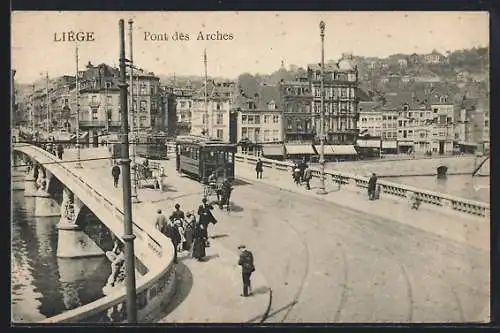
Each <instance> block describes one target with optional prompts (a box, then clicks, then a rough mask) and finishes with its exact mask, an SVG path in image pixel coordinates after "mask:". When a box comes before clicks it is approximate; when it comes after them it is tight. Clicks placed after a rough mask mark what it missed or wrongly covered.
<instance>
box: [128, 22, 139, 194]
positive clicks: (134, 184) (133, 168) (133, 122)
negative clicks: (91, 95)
mask: <svg viewBox="0 0 500 333" xmlns="http://www.w3.org/2000/svg"><path fill="white" fill-rule="evenodd" d="M133 24H134V21H133V20H132V19H129V20H128V26H129V31H128V34H129V35H128V36H129V43H130V44H129V46H130V59H129V64H130V66H129V67H130V113H132V115H131V117H130V124H131V125H130V131H131V132H132V165H131V174H130V175H131V182H132V202H134V203H138V202H140V200H139V198H138V196H137V161H136V159H135V154H136V151H135V146H136V145H137V143H138V141H137V133H136V132H137V128H136V127H137V125H138V124H136V114H137V107H136V106H135V105H134V75H133V74H134V54H133V43H132V35H133V27H132V25H133ZM137 91H139V90H137ZM138 103H139V98H137V104H138Z"/></svg>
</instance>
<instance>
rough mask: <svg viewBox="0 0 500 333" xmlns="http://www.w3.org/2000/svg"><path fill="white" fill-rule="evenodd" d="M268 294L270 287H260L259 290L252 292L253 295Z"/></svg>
mask: <svg viewBox="0 0 500 333" xmlns="http://www.w3.org/2000/svg"><path fill="white" fill-rule="evenodd" d="M268 292H269V287H266V286H261V287H258V288H257V289H253V290H252V294H254V295H258V294H266V293H268Z"/></svg>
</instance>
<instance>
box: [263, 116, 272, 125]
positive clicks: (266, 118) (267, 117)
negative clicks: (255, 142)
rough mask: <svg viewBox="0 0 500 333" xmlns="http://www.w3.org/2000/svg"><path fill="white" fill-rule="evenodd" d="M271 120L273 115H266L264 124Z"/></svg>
mask: <svg viewBox="0 0 500 333" xmlns="http://www.w3.org/2000/svg"><path fill="white" fill-rule="evenodd" d="M270 120H271V116H264V124H269V123H270Z"/></svg>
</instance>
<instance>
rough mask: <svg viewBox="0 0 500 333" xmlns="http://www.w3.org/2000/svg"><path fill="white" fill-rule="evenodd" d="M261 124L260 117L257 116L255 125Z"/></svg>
mask: <svg viewBox="0 0 500 333" xmlns="http://www.w3.org/2000/svg"><path fill="white" fill-rule="evenodd" d="M259 124H260V116H255V125H259Z"/></svg>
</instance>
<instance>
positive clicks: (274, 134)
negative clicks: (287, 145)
mask: <svg viewBox="0 0 500 333" xmlns="http://www.w3.org/2000/svg"><path fill="white" fill-rule="evenodd" d="M279 136H280V132H279V130H273V141H280V137H279Z"/></svg>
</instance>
